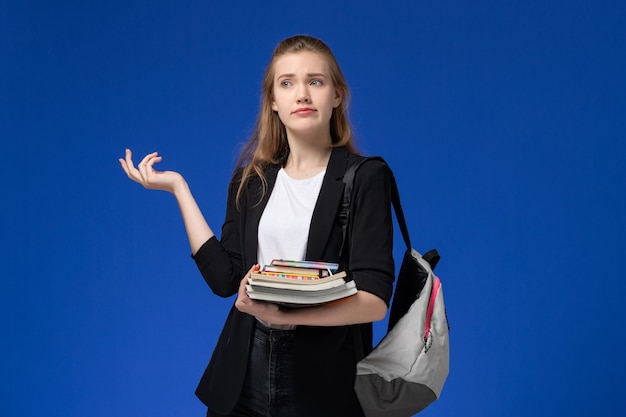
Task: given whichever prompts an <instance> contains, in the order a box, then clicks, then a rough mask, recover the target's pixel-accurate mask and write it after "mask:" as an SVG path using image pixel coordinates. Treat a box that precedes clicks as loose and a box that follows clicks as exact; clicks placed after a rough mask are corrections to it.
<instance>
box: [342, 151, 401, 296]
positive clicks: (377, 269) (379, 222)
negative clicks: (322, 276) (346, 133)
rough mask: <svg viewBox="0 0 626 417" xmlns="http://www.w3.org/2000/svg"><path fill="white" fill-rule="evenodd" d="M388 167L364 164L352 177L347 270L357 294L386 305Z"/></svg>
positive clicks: (390, 268)
mask: <svg viewBox="0 0 626 417" xmlns="http://www.w3.org/2000/svg"><path fill="white" fill-rule="evenodd" d="M390 181H391V177H390V172H389V167H388V166H387V165H386V164H385V163H383V162H380V161H368V162H366V163H364V164H363V165H362V166H361V167H360V168H359V170H358V172H357V175H356V176H355V182H354V189H353V196H352V208H351V216H352V218H351V219H350V224H351V227H350V243H349V258H348V259H349V270H350V272H351V274H352V278H353V279H354V281H355V283H356V286H357V288H358V289H359V290H363V291H367V292H369V293H372V294H374V295H377V296H378V297H380V298H381V299H382V300H383V301H385V303H386V304H387V305H389V303H390V301H391V295H392V293H393V280H394V276H395V273H394V271H395V265H394V259H393V217H392V206H391V182H390Z"/></svg>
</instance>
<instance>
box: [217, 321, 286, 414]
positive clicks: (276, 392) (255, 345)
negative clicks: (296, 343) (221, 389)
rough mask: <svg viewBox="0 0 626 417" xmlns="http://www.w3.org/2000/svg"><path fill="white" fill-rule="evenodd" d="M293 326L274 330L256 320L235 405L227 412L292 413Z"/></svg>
mask: <svg viewBox="0 0 626 417" xmlns="http://www.w3.org/2000/svg"><path fill="white" fill-rule="evenodd" d="M294 333H295V331H294V330H274V329H270V328H268V327H265V326H264V325H262V324H261V323H259V322H257V323H256V330H255V331H254V340H253V342H252V348H251V351H250V359H249V362H248V371H247V373H246V380H245V382H244V385H243V389H242V392H241V396H240V397H239V401H238V402H237V406H236V407H235V409H234V410H233V412H232V413H230V414H229V415H228V416H222V415H219V414H215V413H212V412H211V411H208V412H207V417H295V416H296V415H297V414H296V409H295V402H294V391H293V335H294Z"/></svg>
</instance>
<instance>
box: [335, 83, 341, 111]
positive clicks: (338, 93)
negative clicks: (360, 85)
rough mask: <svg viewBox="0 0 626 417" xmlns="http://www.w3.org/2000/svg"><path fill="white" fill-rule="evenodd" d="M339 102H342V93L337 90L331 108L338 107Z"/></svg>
mask: <svg viewBox="0 0 626 417" xmlns="http://www.w3.org/2000/svg"><path fill="white" fill-rule="evenodd" d="M341 100H343V92H342V91H341V90H339V89H337V88H336V89H335V100H334V101H333V108H335V109H336V108H337V107H339V105H340V104H341Z"/></svg>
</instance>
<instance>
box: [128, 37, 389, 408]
mask: <svg viewBox="0 0 626 417" xmlns="http://www.w3.org/2000/svg"><path fill="white" fill-rule="evenodd" d="M348 97H349V90H348V86H347V84H346V81H345V78H344V76H343V74H342V72H341V69H340V68H339V65H338V63H337V61H336V59H335V57H334V56H333V53H332V52H331V50H330V49H329V48H328V46H327V45H326V44H325V43H323V42H322V41H321V40H319V39H316V38H312V37H309V36H293V37H290V38H287V39H285V40H283V41H282V42H280V43H279V44H278V46H277V47H276V49H275V50H274V53H273V55H272V58H271V61H270V63H269V65H268V67H267V69H266V72H265V76H264V78H263V83H262V103H261V109H260V112H259V115H258V119H257V123H256V129H255V132H254V134H253V135H252V137H251V139H250V140H249V142H248V143H247V145H246V146H245V147H244V149H243V151H242V153H241V156H240V160H239V163H238V168H237V169H236V170H235V173H234V175H233V177H232V180H231V183H230V185H229V189H228V201H227V210H226V219H225V222H224V224H223V226H222V231H221V236H220V237H219V239H218V238H217V237H216V236H215V234H214V233H213V231H212V229H211V228H210V227H209V225H208V224H207V222H206V221H205V219H204V217H203V215H202V213H201V211H200V209H199V208H198V206H197V204H196V202H195V200H194V198H193V196H192V194H191V191H190V190H189V187H188V186H187V183H186V182H185V180H184V178H183V177H182V176H181V175H180V174H178V173H176V172H172V171H156V170H155V169H154V165H155V164H156V163H158V162H160V161H161V157H160V156H159V155H158V154H157V153H156V152H155V153H152V154H149V155H147V156H146V157H145V158H143V159H142V160H141V162H140V163H139V164H138V165H137V167H136V168H135V166H134V164H133V161H132V155H131V151H130V150H126V157H125V158H123V159H120V163H121V165H122V168H123V169H124V171H125V172H126V174H127V175H128V176H129V177H130V178H131V179H132V180H134V181H136V182H138V183H140V184H141V185H143V186H144V187H145V188H149V189H156V190H164V191H169V192H170V193H172V194H173V195H174V196H175V197H176V200H177V201H178V204H179V207H180V210H181V213H182V216H183V220H184V224H185V228H186V231H187V234H188V237H189V243H190V245H191V251H192V257H193V259H194V260H195V262H196V263H197V266H198V268H199V270H200V272H201V273H202V276H203V277H204V279H205V280H206V282H207V283H208V285H209V286H210V288H211V289H212V290H213V292H214V293H216V294H217V295H219V296H222V297H229V296H233V295H235V294H236V295H237V298H236V300H235V302H234V305H233V307H232V308H231V310H230V313H229V315H228V317H227V319H226V323H225V325H224V328H223V330H222V333H221V335H220V337H219V339H218V342H217V346H216V347H215V350H214V352H213V355H212V357H211V360H210V362H209V365H208V367H207V369H206V371H205V373H204V375H203V377H202V379H201V381H200V383H199V385H198V388H197V390H196V395H197V396H198V397H199V398H200V400H201V401H202V402H203V403H204V404H206V405H207V407H208V413H207V416H214V417H219V416H289V417H294V416H317V417H319V416H324V417H329V416H341V417H346V416H362V415H363V413H362V410H361V408H360V406H359V404H358V400H357V398H356V395H355V394H354V390H353V383H354V378H355V365H356V361H357V359H358V358H356V354H355V352H356V350H355V337H354V332H353V330H354V329H353V327H354V326H361V327H362V329H361V334H362V335H363V340H360V341H359V342H357V343H362V344H363V350H364V352H366V353H367V352H368V351H369V350H371V347H372V325H371V323H372V322H373V321H377V320H381V319H382V318H384V316H385V314H386V311H387V307H388V305H389V301H390V298H391V294H392V284H393V279H394V262H393V258H392V243H393V236H392V230H393V226H392V215H391V204H390V183H389V172H388V169H387V167H386V166H385V165H384V164H382V163H378V162H368V163H367V164H364V165H363V166H362V167H361V169H360V170H359V173H358V175H357V177H356V179H355V185H354V190H353V205H352V215H351V219H350V235H349V239H348V240H349V241H348V249H347V250H346V251H344V252H343V254H342V255H341V256H340V253H339V252H340V247H341V242H342V233H341V226H340V223H339V219H338V213H339V208H340V205H341V204H340V203H341V197H342V192H343V183H342V177H343V174H344V172H345V169H346V167H347V166H348V165H349V164H350V163H352V162H353V161H354V160H356V159H358V158H359V156H358V155H357V154H356V151H355V145H354V140H353V137H352V134H351V129H350V125H349V122H348V118H347V103H348ZM273 258H283V259H306V260H320V261H329V262H337V263H339V264H340V265H341V269H343V270H346V271H347V272H348V274H349V276H350V277H351V278H352V279H353V280H354V281H355V283H356V286H357V288H358V292H357V293H356V294H355V295H353V296H350V297H347V298H344V299H341V300H338V301H334V302H330V303H327V304H325V305H322V306H316V307H309V308H300V309H286V308H280V307H279V306H277V305H276V304H271V303H266V302H260V301H254V300H251V299H250V298H249V297H248V296H247V294H246V290H245V283H246V280H247V278H248V277H249V275H250V273H251V271H252V270H253V269H255V268H258V267H259V265H264V264H267V263H269V262H270V261H271V260H272V259H273Z"/></svg>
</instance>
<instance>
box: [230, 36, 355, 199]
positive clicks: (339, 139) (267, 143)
mask: <svg viewBox="0 0 626 417" xmlns="http://www.w3.org/2000/svg"><path fill="white" fill-rule="evenodd" d="M302 51H309V52H315V53H318V54H320V55H322V56H323V57H324V58H325V60H326V62H327V64H328V67H329V69H330V78H331V81H332V83H333V86H334V87H335V89H336V90H337V91H338V92H339V93H341V97H342V99H341V103H340V104H339V106H337V107H336V108H334V109H333V113H332V116H331V118H330V136H331V140H332V145H331V146H333V147H335V146H345V147H346V148H347V149H348V150H349V151H350V152H357V150H356V145H355V140H354V137H353V134H352V128H351V126H350V122H349V120H348V115H347V110H348V103H349V100H350V90H349V88H348V83H347V82H346V79H345V77H344V75H343V72H342V71H341V68H340V67H339V63H338V62H337V60H336V59H335V56H334V55H333V53H332V51H331V50H330V48H329V47H328V46H327V45H326V44H325V43H324V42H323V41H321V40H320V39H317V38H313V37H311V36H307V35H296V36H292V37H289V38H286V39H284V40H283V41H281V42H280V43H279V44H278V45H277V46H276V48H275V49H274V53H273V54H272V58H271V60H270V62H269V64H268V66H267V68H266V69H265V75H264V76H263V81H262V84H261V108H260V110H259V114H258V116H257V120H256V124H255V127H254V132H253V133H252V135H251V137H250V139H249V140H248V142H247V143H246V144H245V145H244V146H243V148H242V150H241V153H240V154H239V159H238V161H237V167H239V168H242V174H241V182H240V183H239V188H238V189H237V207H239V200H240V197H241V193H242V190H243V189H244V187H245V186H246V184H247V182H248V181H249V180H250V178H252V177H253V176H255V175H256V176H258V177H259V178H260V179H261V183H262V185H263V190H262V193H261V196H262V195H264V194H265V192H266V191H267V180H266V178H265V175H264V173H263V169H264V168H266V167H267V166H268V165H273V164H278V163H282V162H284V161H285V160H286V158H287V156H288V155H289V143H288V142H287V131H286V129H285V125H284V124H283V122H281V120H280V118H279V117H278V113H277V112H275V111H274V110H272V101H273V100H274V96H273V91H274V76H275V74H274V63H275V62H276V59H277V58H279V57H281V56H283V55H285V54H293V53H298V52H302Z"/></svg>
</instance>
